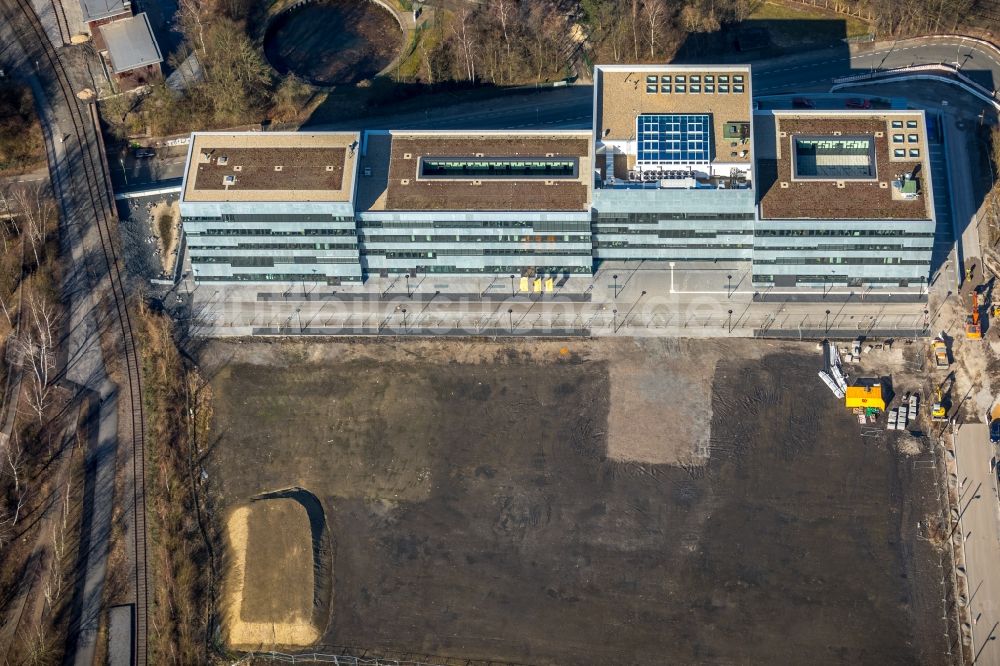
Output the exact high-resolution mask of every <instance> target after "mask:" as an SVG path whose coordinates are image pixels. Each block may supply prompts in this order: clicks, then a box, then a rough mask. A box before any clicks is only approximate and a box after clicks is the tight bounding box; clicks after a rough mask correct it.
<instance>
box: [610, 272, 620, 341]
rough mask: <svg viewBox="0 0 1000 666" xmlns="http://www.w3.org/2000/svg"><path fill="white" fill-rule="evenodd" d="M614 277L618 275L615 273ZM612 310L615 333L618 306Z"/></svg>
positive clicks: (616, 329)
mask: <svg viewBox="0 0 1000 666" xmlns="http://www.w3.org/2000/svg"><path fill="white" fill-rule="evenodd" d="M615 277H618V276H617V275H616V276H615ZM611 312H612V323H613V325H614V329H615V333H617V332H618V308H615V309H614V310H612V311H611Z"/></svg>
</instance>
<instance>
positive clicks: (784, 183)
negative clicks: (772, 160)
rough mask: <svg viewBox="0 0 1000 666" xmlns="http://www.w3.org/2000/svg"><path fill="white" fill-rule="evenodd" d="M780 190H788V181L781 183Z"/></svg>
mask: <svg viewBox="0 0 1000 666" xmlns="http://www.w3.org/2000/svg"><path fill="white" fill-rule="evenodd" d="M781 189H783V190H787V189H788V181H787V180H783V181H781Z"/></svg>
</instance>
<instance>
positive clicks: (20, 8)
mask: <svg viewBox="0 0 1000 666" xmlns="http://www.w3.org/2000/svg"><path fill="white" fill-rule="evenodd" d="M54 1H58V0H54ZM0 2H3V4H4V5H6V6H7V8H8V10H13V11H14V12H16V13H20V14H22V15H23V16H24V17H25V19H26V22H27V25H28V26H29V30H30V33H28V34H25V33H24V31H23V30H18V29H17V28H14V29H15V30H18V32H20V33H21V36H22V44H23V45H25V46H26V47H27V46H28V45H29V44H31V45H34V46H36V48H35V49H34V50H35V53H34V54H33V56H34V59H35V61H36V62H37V63H38V65H37V66H43V63H42V62H41V61H44V66H48V67H49V68H50V69H51V72H52V74H53V76H54V79H55V84H56V86H55V88H54V89H53V92H52V94H58V95H61V96H62V97H63V99H64V100H65V101H66V105H67V107H68V110H69V115H70V121H71V124H72V133H71V134H70V135H69V138H67V139H66V143H68V144H70V145H72V142H73V141H74V140H75V142H76V143H78V144H79V147H80V157H81V159H80V163H79V165H78V168H76V169H75V170H74V174H75V178H74V180H75V182H76V183H77V184H83V183H84V182H85V183H86V191H85V198H86V199H87V204H86V205H87V207H88V208H90V209H91V210H92V212H93V215H94V219H95V221H96V223H97V224H96V228H97V232H98V236H99V239H100V245H101V254H100V255H98V257H100V256H103V258H104V261H105V264H106V267H107V275H108V280H109V288H110V292H111V300H112V303H111V305H112V312H111V314H112V315H113V317H114V318H115V320H116V323H117V328H118V331H117V332H118V333H120V343H121V351H122V356H123V361H124V362H123V367H124V370H125V375H126V382H127V386H126V387H123V388H127V391H128V393H127V396H126V395H124V392H123V391H122V390H119V399H122V398H127V400H128V403H127V404H128V412H129V415H128V417H126V418H124V419H119V421H118V439H119V442H120V443H123V444H124V443H130V444H131V447H132V480H133V484H132V493H133V497H132V498H131V499H132V500H133V507H134V509H133V510H134V513H135V520H134V529H133V534H134V540H135V544H134V545H135V557H134V563H135V572H134V584H135V618H134V619H135V623H134V635H133V649H134V654H135V659H136V662H135V663H137V664H145V663H146V662H147V657H148V654H147V642H146V635H147V610H148V606H149V603H148V602H149V591H148V590H149V586H148V579H147V567H146V562H147V552H146V494H145V419H144V415H143V408H142V385H141V360H140V358H139V354H138V349H137V347H136V343H135V336H134V332H133V324H132V320H131V317H130V315H129V312H128V295H127V292H126V288H125V281H124V276H123V271H122V262H121V261H120V259H119V257H118V256H117V253H116V250H115V246H114V243H113V239H114V234H115V233H116V231H117V228H116V225H115V217H114V213H113V211H114V201H113V198H112V197H111V193H110V180H109V177H108V175H107V172H106V170H105V163H104V158H103V155H102V154H101V149H100V145H99V141H100V136H99V134H98V133H99V131H100V129H99V126H98V125H97V123H96V115H95V113H96V112H95V111H94V110H93V107H91V108H90V113H87V112H85V111H84V110H83V109H82V108H81V105H80V102H79V101H78V99H77V97H76V95H75V94H74V91H73V85H72V81H71V79H70V77H69V73H68V71H67V69H66V67H65V66H64V64H63V62H62V60H61V58H60V54H59V53H58V52H57V51H56V50H55V48H54V46H53V45H52V43H51V42H50V41H49V39H48V37H47V36H46V33H45V28H44V26H43V25H42V24H41V21H40V20H39V18H38V15H37V14H36V12H35V11H34V8H33V7H32V5H31V4H30V2H29V0H0ZM63 20H64V21H65V14H63ZM26 37H27V38H28V39H29V40H30V41H26V40H25V39H24V38H26ZM91 132H92V133H93V136H91V134H90V133H91Z"/></svg>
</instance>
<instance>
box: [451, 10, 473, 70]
mask: <svg viewBox="0 0 1000 666" xmlns="http://www.w3.org/2000/svg"><path fill="white" fill-rule="evenodd" d="M457 19H458V20H457V21H456V23H455V24H454V25H453V26H452V31H453V32H454V34H455V39H456V40H457V41H458V47H459V50H460V51H461V52H462V59H463V60H464V61H465V78H466V79H468V80H469V81H475V80H476V58H475V50H476V45H475V42H474V37H473V33H472V29H471V26H470V24H471V22H472V12H471V11H470V10H469V8H468V7H462V10H461V12H460V13H459V15H458V17H457Z"/></svg>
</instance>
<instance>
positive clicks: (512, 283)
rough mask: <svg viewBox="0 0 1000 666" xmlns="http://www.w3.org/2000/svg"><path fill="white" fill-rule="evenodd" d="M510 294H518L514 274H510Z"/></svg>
mask: <svg viewBox="0 0 1000 666" xmlns="http://www.w3.org/2000/svg"><path fill="white" fill-rule="evenodd" d="M510 295H511V296H516V295H517V292H516V291H515V290H514V276H513V275H511V276H510Z"/></svg>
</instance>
